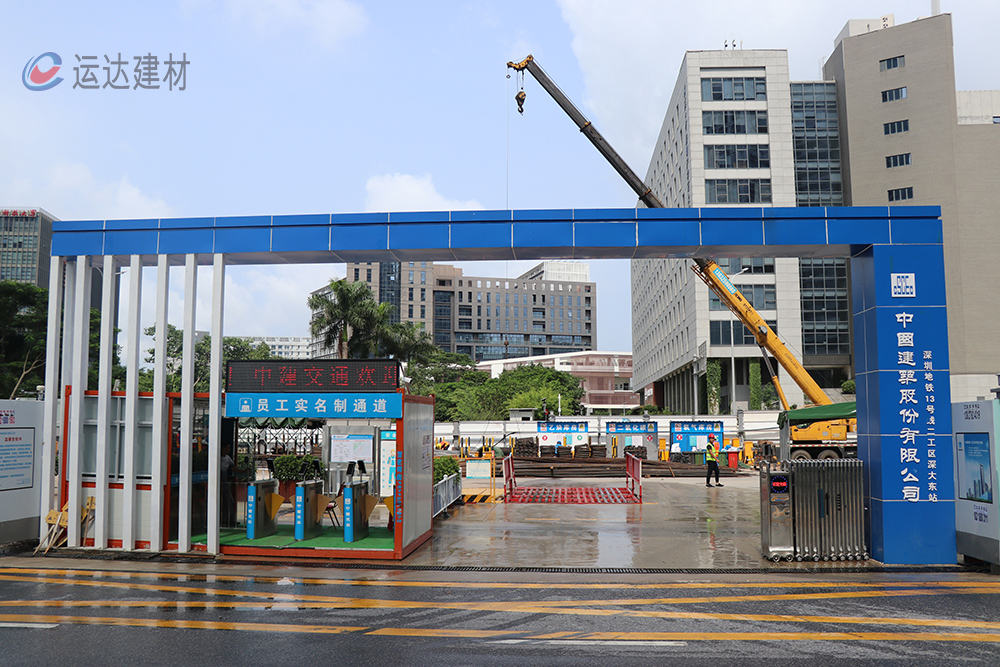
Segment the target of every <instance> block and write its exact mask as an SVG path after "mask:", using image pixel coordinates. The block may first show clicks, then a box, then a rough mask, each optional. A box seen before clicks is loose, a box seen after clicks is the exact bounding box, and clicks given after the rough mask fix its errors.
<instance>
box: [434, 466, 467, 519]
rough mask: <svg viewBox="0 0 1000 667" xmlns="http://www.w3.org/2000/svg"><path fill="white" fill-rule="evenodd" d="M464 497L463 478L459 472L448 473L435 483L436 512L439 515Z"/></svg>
mask: <svg viewBox="0 0 1000 667" xmlns="http://www.w3.org/2000/svg"><path fill="white" fill-rule="evenodd" d="M461 497H462V478H461V476H460V475H459V473H457V472H456V473H455V474H453V475H448V476H447V477H445V478H444V479H442V480H441V481H440V482H438V483H437V484H435V485H434V514H433V515H432V516H437V515H438V514H440V513H441V512H443V511H445V510H446V509H448V507H449V506H450V505H451V504H452V503H453V502H455V501H456V500H458V499H459V498H461Z"/></svg>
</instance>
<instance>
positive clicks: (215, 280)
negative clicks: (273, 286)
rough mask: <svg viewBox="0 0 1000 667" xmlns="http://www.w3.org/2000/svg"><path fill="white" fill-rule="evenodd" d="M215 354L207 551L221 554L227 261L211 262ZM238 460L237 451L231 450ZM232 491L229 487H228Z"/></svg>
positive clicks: (210, 409)
mask: <svg viewBox="0 0 1000 667" xmlns="http://www.w3.org/2000/svg"><path fill="white" fill-rule="evenodd" d="M212 264H213V266H212V357H211V360H210V362H209V368H210V369H211V370H210V371H209V401H208V551H209V553H219V467H220V466H219V463H220V461H219V458H220V456H221V454H222V442H221V440H222V437H221V436H222V309H223V303H224V301H225V291H226V260H225V256H223V255H222V254H219V253H217V254H216V255H215V256H214V257H213V261H212ZM230 455H231V456H232V457H233V459H234V460H235V459H236V452H235V451H232V452H230ZM225 492H226V493H229V489H226V490H225Z"/></svg>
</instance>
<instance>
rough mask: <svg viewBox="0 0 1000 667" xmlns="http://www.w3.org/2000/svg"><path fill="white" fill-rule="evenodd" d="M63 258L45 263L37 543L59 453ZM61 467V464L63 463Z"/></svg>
mask: <svg viewBox="0 0 1000 667" xmlns="http://www.w3.org/2000/svg"><path fill="white" fill-rule="evenodd" d="M63 266H64V262H63V258H62V257H52V258H51V259H50V260H49V322H48V328H47V329H46V335H47V336H48V337H47V338H46V339H45V407H44V413H45V416H44V418H43V420H42V443H43V444H42V488H41V492H42V498H41V506H40V507H39V510H40V512H41V515H40V517H41V518H40V519H39V522H38V537H39V539H41V538H42V536H44V535H45V533H46V532H47V530H48V525H47V524H46V523H45V516H46V515H47V514H48V513H49V510H50V509H52V486H53V484H54V483H55V479H54V478H53V471H54V469H55V466H54V465H53V462H54V461H55V457H56V455H57V453H58V451H59V449H58V448H59V442H58V438H57V437H56V435H57V433H58V432H59V405H60V401H59V399H60V397H61V395H62V385H61V384H60V383H59V352H60V350H59V321H60V319H61V314H62V301H63ZM63 463H65V461H64V462H63Z"/></svg>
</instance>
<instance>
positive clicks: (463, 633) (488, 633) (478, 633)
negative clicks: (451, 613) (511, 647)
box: [365, 628, 527, 639]
mask: <svg viewBox="0 0 1000 667" xmlns="http://www.w3.org/2000/svg"><path fill="white" fill-rule="evenodd" d="M525 632H527V630H458V629H448V628H382V629H380V630H371V631H369V632H366V633H365V634H366V635H381V636H389V637H463V638H469V639H483V638H488V637H501V636H503V635H523V634H524V633H525Z"/></svg>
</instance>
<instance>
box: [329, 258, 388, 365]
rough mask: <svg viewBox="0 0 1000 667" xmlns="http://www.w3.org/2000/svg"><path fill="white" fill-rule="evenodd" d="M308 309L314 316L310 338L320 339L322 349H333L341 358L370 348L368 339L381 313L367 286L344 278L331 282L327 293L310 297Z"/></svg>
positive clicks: (357, 354) (356, 354) (372, 333)
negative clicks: (316, 337)
mask: <svg viewBox="0 0 1000 667" xmlns="http://www.w3.org/2000/svg"><path fill="white" fill-rule="evenodd" d="M309 308H310V310H312V311H313V312H314V313H317V314H316V316H315V317H314V318H313V321H312V326H311V328H312V334H313V336H322V338H323V346H324V347H326V348H327V349H333V350H336V352H337V356H338V358H340V359H347V358H348V357H350V356H360V354H359V352H360V351H361V350H364V349H367V348H368V347H369V345H368V343H367V340H368V339H369V338H371V336H373V335H375V333H374V332H373V331H372V330H371V327H372V326H373V325H375V324H376V322H377V320H378V319H379V316H378V313H377V311H379V310H384V309H381V308H380V307H379V304H376V303H375V297H374V296H373V295H372V292H371V289H369V287H368V285H367V284H365V283H360V282H358V283H352V282H348V281H347V279H346V278H345V279H341V280H331V281H330V292H329V293H328V294H313V295H312V296H310V297H309ZM386 321H388V320H386ZM366 356H367V355H366Z"/></svg>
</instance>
